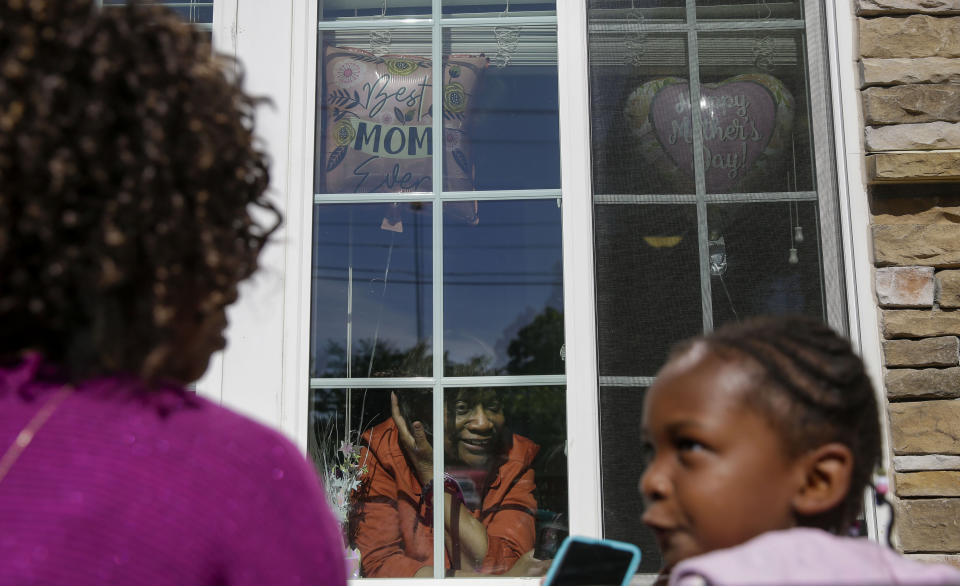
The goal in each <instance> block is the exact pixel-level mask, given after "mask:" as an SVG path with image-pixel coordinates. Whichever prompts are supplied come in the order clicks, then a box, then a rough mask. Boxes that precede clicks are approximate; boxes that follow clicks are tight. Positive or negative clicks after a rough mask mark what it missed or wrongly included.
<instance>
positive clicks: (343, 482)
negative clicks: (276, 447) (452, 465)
mask: <svg viewBox="0 0 960 586" xmlns="http://www.w3.org/2000/svg"><path fill="white" fill-rule="evenodd" d="M392 393H395V394H396V396H397V398H398V401H399V407H400V411H401V413H402V414H403V416H404V420H405V421H407V420H409V421H410V422H411V424H412V422H413V421H418V422H421V423H422V424H424V425H426V426H428V428H429V424H430V422H431V421H432V420H433V406H432V405H433V398H432V394H433V393H432V391H431V390H429V389H313V390H312V391H311V392H310V412H309V422H310V426H309V432H308V433H309V437H308V442H307V451H308V453H309V454H310V456H311V457H312V458H313V461H314V462H315V463H316V465H317V469H318V471H319V472H320V475H321V478H322V479H323V483H324V489H325V490H326V493H327V500H328V502H329V504H330V507H331V509H332V510H333V512H334V514H335V515H336V516H337V519H338V520H339V521H340V523H341V527H342V528H343V532H344V543H345V544H346V545H347V546H348V548H350V549H353V550H354V551H353V552H349V551H348V552H347V553H348V555H350V554H351V553H352V555H353V557H352V558H350V559H348V560H347V561H348V564H351V566H352V567H351V573H352V576H350V577H353V578H358V577H361V575H363V576H366V577H377V578H390V577H410V576H412V575H413V573H414V572H415V571H416V569H418V568H420V567H421V566H423V565H430V564H431V563H432V554H433V539H432V536H433V530H432V528H431V527H430V526H427V525H424V524H423V522H422V521H421V519H422V518H424V516H426V518H429V515H428V514H427V512H428V511H427V503H428V502H429V500H432V499H429V500H428V498H427V497H424V498H421V496H422V495H423V494H424V490H423V488H422V485H421V483H420V481H419V479H418V477H417V475H416V473H415V472H414V471H413V469H412V468H411V466H410V464H409V461H408V460H407V459H406V458H405V456H404V451H403V448H402V447H401V445H400V443H399V441H398V439H397V429H398V427H397V424H396V423H395V421H394V419H393V418H392V416H391V405H390V396H391V394H392ZM354 489H356V490H354ZM426 494H427V495H431V491H427V492H426Z"/></svg>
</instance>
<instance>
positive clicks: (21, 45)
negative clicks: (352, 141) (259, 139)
mask: <svg viewBox="0 0 960 586" xmlns="http://www.w3.org/2000/svg"><path fill="white" fill-rule="evenodd" d="M219 59H220V58H217V57H215V56H214V55H213V54H212V51H211V47H210V43H209V41H208V40H207V39H206V38H204V37H203V36H201V35H198V34H197V33H196V31H195V30H193V29H192V28H191V27H190V26H188V25H186V24H185V23H184V22H183V21H182V20H181V19H180V18H179V17H177V16H176V15H175V14H174V13H173V12H171V11H170V10H169V9H166V8H161V7H150V6H139V5H136V3H132V4H131V5H129V6H126V7H124V8H117V9H111V10H98V9H97V8H96V5H95V4H94V2H93V0H58V1H56V2H50V1H47V2H43V1H39V2H37V1H27V0H4V2H2V3H0V323H3V330H4V331H3V336H0V362H2V363H7V364H9V363H12V362H16V361H17V360H19V359H20V357H21V356H22V354H23V353H24V352H26V351H39V352H41V353H42V354H43V355H44V357H45V359H46V360H47V361H48V362H49V363H51V364H53V365H56V366H57V368H58V369H59V371H58V372H59V374H58V376H61V375H62V376H65V377H66V378H69V379H73V380H78V379H79V380H82V379H83V378H85V377H90V376H95V375H104V374H113V373H129V374H133V375H138V376H141V377H142V378H144V379H146V380H156V379H161V378H165V377H173V376H176V374H171V371H172V369H173V368H174V366H172V361H173V357H174V356H175V355H176V354H177V352H178V350H179V351H180V352H182V349H178V347H177V340H178V339H179V338H178V336H182V330H183V329H184V327H189V326H190V324H199V323H204V320H209V321H215V319H220V318H219V316H215V313H216V312H222V311H223V308H224V307H225V306H226V305H227V304H229V303H230V302H232V301H233V300H234V298H235V297H236V285H237V284H238V283H239V281H241V280H242V279H245V278H246V277H248V276H249V275H251V274H252V273H253V272H254V270H255V269H256V266H257V258H258V255H259V253H260V250H261V249H262V248H263V246H264V244H265V243H266V242H267V239H268V238H269V236H270V235H271V233H272V232H273V231H274V230H275V229H276V227H277V225H278V224H279V221H280V215H279V213H278V212H277V210H276V209H275V207H274V206H273V205H272V204H271V203H270V202H269V200H268V199H267V198H266V197H265V196H264V192H265V190H266V188H267V185H268V183H269V177H268V161H267V157H266V155H265V154H264V153H263V152H262V151H261V150H260V149H259V148H258V146H257V145H256V143H255V141H254V139H253V118H254V110H255V108H256V106H257V104H258V102H259V100H257V99H254V98H251V97H249V96H247V95H246V94H245V93H244V92H243V90H242V89H241V85H242V79H241V76H239V75H236V74H234V73H232V67H233V64H232V63H223V62H222V60H219ZM224 65H227V66H226V67H225V66H224ZM264 212H265V213H264ZM211 316H213V317H211ZM211 351H212V349H211ZM200 353H202V352H200ZM208 357H209V353H207V354H206V355H204V356H196V359H197V360H199V361H202V362H203V363H204V364H205V361H206V359H207V358H208ZM201 372H202V370H201Z"/></svg>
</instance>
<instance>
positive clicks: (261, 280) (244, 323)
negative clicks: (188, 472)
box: [197, 0, 890, 586]
mask: <svg viewBox="0 0 960 586" xmlns="http://www.w3.org/2000/svg"><path fill="white" fill-rule="evenodd" d="M320 2H322V0H288V1H279V0H278V1H271V2H263V1H262V0H216V1H215V3H214V25H213V38H214V44H215V46H216V47H217V49H218V50H219V51H221V52H223V53H226V54H228V55H232V56H234V57H236V58H238V59H239V60H240V62H241V63H242V66H243V70H244V72H245V75H246V78H245V79H246V86H247V88H248V91H250V92H252V93H253V94H256V95H263V96H267V97H269V98H270V99H271V100H272V102H273V105H272V106H269V107H264V108H261V111H260V113H259V116H258V134H259V136H260V137H261V138H262V139H263V141H264V142H263V147H264V148H265V149H266V151H267V152H268V153H269V154H270V155H271V158H272V167H271V177H272V182H271V197H273V198H274V202H275V203H276V205H277V206H278V208H280V210H281V211H282V212H283V214H284V216H285V218H286V223H285V225H284V227H283V229H282V230H281V231H280V232H279V233H278V234H277V235H276V236H275V238H274V243H273V244H271V245H270V246H268V248H267V249H266V250H265V252H264V254H263V256H262V258H261V269H260V271H259V273H258V274H257V275H256V276H255V277H254V278H253V279H252V280H251V282H250V283H246V284H244V285H243V286H242V287H241V294H240V300H239V301H238V303H237V304H235V305H234V306H233V307H232V308H231V309H230V311H229V319H230V326H229V329H228V331H227V339H228V346H227V348H226V349H225V350H224V351H223V352H221V353H219V354H218V355H216V356H215V357H214V359H213V360H212V361H211V365H210V368H209V370H208V372H207V374H206V375H205V376H204V377H203V378H202V379H201V380H200V381H198V383H197V390H198V392H199V393H201V394H203V395H205V396H207V397H210V398H212V399H213V400H215V401H217V402H220V403H222V404H224V405H227V406H230V407H232V408H234V409H237V410H238V411H240V412H243V413H245V414H247V415H250V416H251V417H253V418H254V419H257V420H259V421H261V422H263V423H264V424H266V425H269V426H271V427H274V428H276V429H279V430H281V431H282V432H283V433H285V434H286V435H288V436H289V437H290V438H291V439H292V440H293V441H294V442H295V443H296V444H297V445H298V446H299V447H300V448H301V450H303V451H304V452H305V451H306V441H307V429H308V419H307V418H308V411H309V408H308V407H309V405H308V398H309V373H308V369H307V365H308V363H309V342H308V341H309V328H310V271H311V267H310V260H311V242H312V240H311V235H312V225H311V224H312V217H313V216H312V211H313V205H314V194H313V185H314V181H313V179H314V178H313V173H314V165H313V155H314V129H315V128H316V124H315V122H316V120H315V117H316V95H315V93H316V83H315V81H316V75H317V46H316V45H317V25H316V23H317V22H318V4H319V3H320ZM824 17H825V22H824V23H823V26H825V28H826V33H827V34H826V47H825V50H826V58H827V62H828V70H827V71H824V72H822V75H823V78H824V79H825V80H826V79H828V80H829V83H830V87H831V93H830V95H829V96H828V99H829V102H830V105H831V106H832V108H833V124H834V128H833V130H834V138H835V150H834V153H835V157H836V158H835V163H836V172H837V181H838V202H837V203H838V205H839V207H840V214H839V216H840V218H839V219H840V231H841V240H842V242H841V250H842V254H843V263H844V267H845V268H844V271H843V278H844V280H845V286H846V299H847V308H848V316H849V320H848V321H849V323H848V326H849V332H850V337H851V339H852V340H853V342H854V344H855V345H856V346H857V347H858V348H859V350H860V352H861V355H862V356H863V358H864V361H865V362H866V364H867V367H868V371H869V374H870V375H871V377H872V378H873V380H874V382H875V383H878V386H877V388H878V390H879V389H882V387H881V386H879V383H882V354H881V346H880V334H879V328H878V323H879V312H878V310H877V307H876V304H875V302H874V297H873V290H872V285H871V284H872V282H873V277H872V265H871V262H870V260H871V258H872V254H871V238H870V227H869V222H870V215H869V209H868V204H867V193H866V188H865V182H864V179H863V177H864V168H863V154H864V153H863V146H862V133H863V130H862V129H863V125H862V122H861V117H860V113H859V107H858V105H859V87H858V83H857V79H858V74H857V71H856V63H855V61H856V53H855V44H854V42H853V41H852V40H851V39H853V38H855V35H853V34H852V33H853V31H854V30H855V28H854V27H855V26H856V17H855V15H854V14H853V4H852V2H847V3H843V2H840V3H836V2H830V1H827V2H826V11H825V13H824ZM557 23H558V24H557V33H558V37H559V39H560V42H559V43H558V50H559V54H558V60H559V71H558V74H559V80H558V87H559V88H561V91H560V101H559V109H560V116H559V117H560V121H561V129H560V152H561V160H562V162H563V163H562V176H561V185H562V193H563V211H562V222H563V236H562V243H563V251H564V254H563V274H564V276H563V279H564V305H565V312H564V313H565V338H566V367H567V373H566V377H567V389H568V392H567V393H566V400H567V429H568V445H567V453H568V462H569V470H570V471H571V473H570V475H569V478H570V479H575V481H573V480H572V481H571V482H570V484H569V498H570V502H571V503H572V506H571V507H570V531H571V533H576V534H580V535H586V536H591V537H599V536H601V535H602V523H603V515H602V509H601V484H600V468H599V445H600V441H599V400H598V376H597V361H596V356H597V346H596V333H595V332H596V315H595V314H596V309H595V308H596V303H595V294H594V263H593V245H594V243H593V223H592V218H593V205H594V203H593V201H592V184H591V178H590V111H589V105H590V97H589V89H588V88H589V75H588V68H587V47H586V41H587V36H586V30H587V29H586V27H587V21H586V10H585V6H584V3H583V2H582V0H557ZM879 395H880V396H879V398H880V399H881V404H885V399H883V395H882V392H880V393H879ZM884 426H885V429H884V431H885V433H884V446H883V448H884V457H885V458H886V459H887V460H886V464H887V469H888V470H889V469H890V466H889V457H888V455H887V454H888V450H887V440H886V437H887V430H886V426H887V424H886V419H885V418H884ZM868 501H872V499H868ZM883 512H885V511H874V510H873V508H872V507H869V506H868V516H867V517H868V518H867V521H868V526H869V529H870V535H871V537H872V538H874V539H877V540H881V541H882V540H885V535H884V534H883V530H884V529H885V527H886V522H885V521H886V519H885V518H884V517H882V515H880V513H883ZM496 579H497V580H498V583H500V584H504V585H505V586H507V585H514V584H516V585H518V586H519V585H524V586H537V585H538V584H539V579H531V578H516V579H506V578H496ZM489 580H490V578H486V579H459V578H458V579H457V583H458V584H460V583H463V584H464V585H465V586H469V585H470V584H472V583H473V582H477V583H481V582H482V583H488V582H489ZM649 580H650V576H638V578H637V580H636V582H637V583H638V584H640V583H646V582H649ZM388 582H389V580H388ZM435 582H436V580H435V579H403V584H404V585H409V586H419V585H420V584H423V585H426V584H434V583H435Z"/></svg>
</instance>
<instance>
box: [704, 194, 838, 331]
mask: <svg viewBox="0 0 960 586" xmlns="http://www.w3.org/2000/svg"><path fill="white" fill-rule="evenodd" d="M708 215H709V218H710V242H711V256H710V260H711V271H710V274H711V282H712V287H711V289H712V291H713V320H714V324H715V325H720V324H722V323H724V322H728V321H738V320H742V319H744V318H746V317H749V316H754V315H768V314H791V315H792V314H805V315H810V316H813V317H817V318H821V319H823V318H824V317H825V311H824V306H823V299H824V295H825V293H826V292H825V291H824V287H823V268H822V263H821V259H820V254H821V251H820V245H819V241H820V234H819V230H818V226H817V204H816V202H813V201H804V202H776V203H744V204H721V205H713V206H710V208H709V210H708ZM798 237H799V242H798Z"/></svg>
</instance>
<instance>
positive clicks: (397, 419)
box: [390, 391, 433, 485]
mask: <svg viewBox="0 0 960 586" xmlns="http://www.w3.org/2000/svg"><path fill="white" fill-rule="evenodd" d="M390 411H391V413H392V414H393V421H394V423H396V424H397V430H398V432H399V435H400V446H401V447H402V448H403V451H404V452H406V454H407V457H408V458H410V463H411V464H412V465H413V470H414V472H415V473H416V475H417V478H418V479H419V480H420V484H422V485H426V484H427V482H430V480H431V479H432V478H433V446H432V445H431V444H430V440H428V439H427V430H426V428H425V427H424V426H423V422H422V421H413V422H411V423H408V422H407V420H406V419H404V417H403V415H401V414H400V404H399V403H398V401H397V394H396V393H395V392H393V391H391V392H390Z"/></svg>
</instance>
